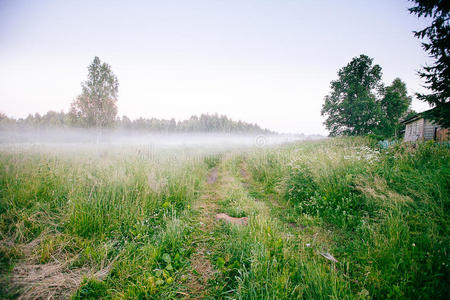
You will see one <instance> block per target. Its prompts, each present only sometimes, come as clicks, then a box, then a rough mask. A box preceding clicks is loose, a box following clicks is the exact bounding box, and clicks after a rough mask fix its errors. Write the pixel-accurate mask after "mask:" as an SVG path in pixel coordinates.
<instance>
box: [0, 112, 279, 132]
mask: <svg viewBox="0 0 450 300" xmlns="http://www.w3.org/2000/svg"><path fill="white" fill-rule="evenodd" d="M85 127H89V126H86V125H85V124H83V123H82V122H81V121H80V119H79V118H77V116H74V115H73V114H71V113H64V112H63V111H61V112H56V111H49V112H47V113H46V114H44V115H40V114H38V113H36V114H34V115H32V114H30V115H28V117H26V118H19V119H13V118H9V117H8V116H6V115H5V114H3V113H0V128H1V129H12V128H17V129H20V128H24V129H26V128H85ZM111 127H112V128H115V129H124V130H138V131H145V132H219V133H266V134H268V133H273V132H272V131H270V130H268V129H262V128H261V127H259V126H258V125H257V124H251V123H247V122H243V121H233V120H232V119H230V118H228V117H227V116H225V115H218V114H212V115H210V114H202V115H200V117H198V116H192V117H190V118H189V119H187V120H183V121H178V122H177V121H176V120H175V119H170V120H165V119H156V118H151V119H145V118H139V119H136V120H131V119H129V118H128V117H127V116H123V117H122V118H120V117H117V118H116V120H115V121H114V123H113V125H112V126H111Z"/></svg>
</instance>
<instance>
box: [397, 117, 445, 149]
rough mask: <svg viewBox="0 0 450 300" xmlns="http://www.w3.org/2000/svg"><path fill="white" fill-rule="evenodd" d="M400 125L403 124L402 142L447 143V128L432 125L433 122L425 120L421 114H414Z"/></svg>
mask: <svg viewBox="0 0 450 300" xmlns="http://www.w3.org/2000/svg"><path fill="white" fill-rule="evenodd" d="M402 123H403V124H405V136H404V138H403V141H404V142H419V141H428V140H436V141H439V142H444V141H448V133H449V130H448V128H441V127H440V126H439V125H436V124H434V123H433V121H430V120H427V119H425V118H424V117H423V116H422V113H419V114H416V115H414V116H412V117H410V118H408V119H406V120H404V121H402Z"/></svg>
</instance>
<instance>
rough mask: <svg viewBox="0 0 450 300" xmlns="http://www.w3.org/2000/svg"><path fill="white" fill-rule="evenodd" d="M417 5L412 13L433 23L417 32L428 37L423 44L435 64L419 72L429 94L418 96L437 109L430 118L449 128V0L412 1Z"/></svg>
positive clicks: (418, 35) (431, 113)
mask: <svg viewBox="0 0 450 300" xmlns="http://www.w3.org/2000/svg"><path fill="white" fill-rule="evenodd" d="M411 1H412V2H414V3H415V6H414V7H412V8H410V9H409V11H410V13H412V14H416V15H417V16H418V17H419V18H420V17H425V18H427V17H431V18H432V19H433V20H432V22H431V25H430V26H428V27H426V28H425V29H423V30H421V31H415V32H414V35H415V36H416V37H417V38H420V39H424V38H425V39H426V42H423V43H422V47H423V49H424V50H425V51H427V52H428V54H429V55H430V56H431V57H432V58H433V59H434V63H433V64H432V65H429V66H425V67H424V68H423V70H422V71H419V76H420V77H422V78H424V79H425V83H426V87H427V88H428V89H429V90H430V91H431V93H430V94H418V95H417V96H418V98H419V99H421V100H423V101H426V102H428V103H429V104H430V105H431V106H432V107H434V109H432V110H431V111H430V112H429V113H428V117H429V118H431V119H433V120H434V121H435V122H436V123H438V124H440V125H442V126H444V127H450V102H449V99H450V1H445V0H411Z"/></svg>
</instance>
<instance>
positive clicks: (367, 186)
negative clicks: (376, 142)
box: [247, 138, 450, 299]
mask: <svg viewBox="0 0 450 300" xmlns="http://www.w3.org/2000/svg"><path fill="white" fill-rule="evenodd" d="M449 162H450V156H449V151H448V149H447V147H445V146H441V145H438V144H435V143H432V142H429V143H423V144H418V145H417V146H416V147H412V146H409V145H396V146H394V147H391V148H389V149H388V150H380V149H376V148H374V147H373V143H372V142H371V141H370V140H368V139H363V138H352V139H350V138H345V139H332V140H328V141H325V142H321V143H318V144H303V145H297V146H290V147H282V148H278V149H268V150H262V151H259V152H255V153H254V154H253V155H251V156H250V157H249V158H248V159H247V164H248V165H250V166H251V168H250V170H251V173H252V175H253V179H254V181H255V182H256V183H258V184H259V185H260V186H261V188H262V190H263V191H264V192H265V193H266V194H267V195H270V197H275V198H277V199H278V200H279V201H280V202H283V203H285V204H286V205H287V207H288V208H291V209H289V214H294V220H295V221H296V222H297V223H300V224H301V223H304V224H308V222H309V220H311V217H312V218H315V220H316V221H315V223H316V224H324V225H325V226H326V228H328V230H330V232H331V235H330V236H331V238H332V243H331V242H330V246H331V250H330V251H332V252H333V254H334V255H336V257H337V258H338V260H339V263H338V264H337V265H336V266H337V268H338V270H339V274H342V275H343V276H344V277H345V278H347V282H348V284H349V285H350V286H351V288H352V290H353V291H354V292H355V293H357V292H361V291H363V294H365V295H368V296H370V297H374V298H386V297H390V298H405V297H406V298H429V299H430V298H432V299H436V298H445V297H446V295H447V294H448V292H449V291H450V290H449V282H448V265H449V215H448V212H449V192H450V180H449V178H450V173H449V172H450V166H449Z"/></svg>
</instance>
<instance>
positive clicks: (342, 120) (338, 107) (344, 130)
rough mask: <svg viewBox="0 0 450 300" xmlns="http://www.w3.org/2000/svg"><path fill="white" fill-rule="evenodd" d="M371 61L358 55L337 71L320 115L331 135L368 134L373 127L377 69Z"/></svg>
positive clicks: (377, 84) (374, 121) (379, 78)
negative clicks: (324, 119) (324, 116)
mask: <svg viewBox="0 0 450 300" xmlns="http://www.w3.org/2000/svg"><path fill="white" fill-rule="evenodd" d="M372 63H373V59H372V58H370V57H368V56H366V55H360V56H359V57H355V58H353V59H352V60H351V62H350V63H349V64H348V65H346V66H345V67H343V68H342V69H340V70H339V71H338V77H339V78H338V79H337V80H334V81H332V82H331V93H330V94H329V95H327V96H325V103H324V105H323V107H322V111H321V114H322V115H326V116H327V119H326V121H325V127H326V128H327V129H328V130H330V135H331V136H336V135H360V134H367V133H372V132H373V131H374V129H375V126H376V125H377V120H378V114H379V111H378V110H379V107H377V105H376V93H377V92H378V91H379V90H380V87H381V67H380V66H379V65H372Z"/></svg>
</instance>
